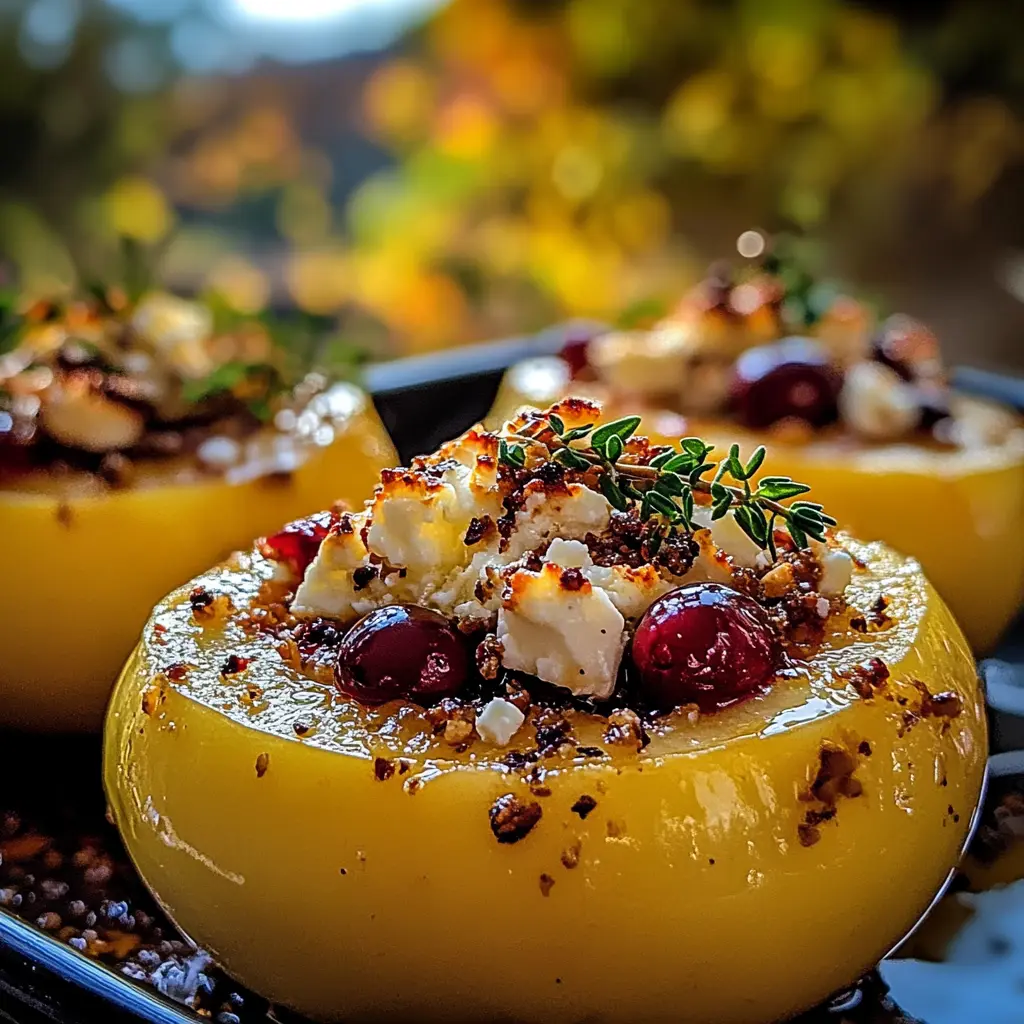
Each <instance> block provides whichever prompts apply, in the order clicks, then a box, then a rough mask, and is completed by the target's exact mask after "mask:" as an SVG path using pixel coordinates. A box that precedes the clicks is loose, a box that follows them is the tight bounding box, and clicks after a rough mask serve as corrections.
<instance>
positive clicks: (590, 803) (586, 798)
mask: <svg viewBox="0 0 1024 1024" xmlns="http://www.w3.org/2000/svg"><path fill="white" fill-rule="evenodd" d="M596 806H597V801H596V800H595V799H594V798H593V797H592V796H590V795H589V794H587V793H584V794H583V795H582V796H580V797H578V798H577V800H576V803H574V804H573V805H572V807H570V808H569V810H571V811H572V813H573V814H578V815H579V816H580V817H581V818H583V819H586V817H587V815H588V814H590V812H591V811H592V810H593V809H594V808H595V807H596Z"/></svg>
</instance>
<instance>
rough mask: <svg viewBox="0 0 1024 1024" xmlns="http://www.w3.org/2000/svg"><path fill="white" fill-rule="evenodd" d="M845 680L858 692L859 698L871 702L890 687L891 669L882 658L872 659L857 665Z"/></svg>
mask: <svg viewBox="0 0 1024 1024" xmlns="http://www.w3.org/2000/svg"><path fill="white" fill-rule="evenodd" d="M843 678H845V679H846V680H847V681H848V682H849V683H850V685H851V686H852V687H853V688H854V690H856V692H857V696H858V697H863V698H864V699H865V700H869V699H870V698H872V697H877V696H878V694H879V693H881V692H882V690H883V689H885V687H886V686H887V685H888V682H889V667H888V666H887V665H886V664H885V662H884V661H882V659H881V658H871V659H869V660H868V661H865V662H863V663H862V664H860V665H855V666H854V667H853V669H852V670H850V671H849V672H847V673H846V674H845V675H844V677H843Z"/></svg>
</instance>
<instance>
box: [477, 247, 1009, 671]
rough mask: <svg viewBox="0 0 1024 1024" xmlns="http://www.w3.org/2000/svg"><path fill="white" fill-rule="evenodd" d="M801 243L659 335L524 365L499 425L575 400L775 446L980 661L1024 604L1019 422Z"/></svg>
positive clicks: (746, 270) (747, 269)
mask: <svg viewBox="0 0 1024 1024" xmlns="http://www.w3.org/2000/svg"><path fill="white" fill-rule="evenodd" d="M791 248H792V247H790V250H787V249H785V248H782V249H781V250H780V252H770V253H769V254H768V255H767V256H766V257H765V258H764V259H763V260H761V261H760V262H758V263H750V264H748V265H746V266H743V267H723V266H722V265H717V266H716V267H714V268H712V271H711V272H710V273H709V274H708V276H707V277H706V279H705V280H704V281H703V282H701V284H700V285H699V286H698V287H697V288H696V289H695V290H694V291H693V292H692V293H691V294H689V295H687V296H686V297H685V298H684V299H683V301H682V302H681V303H680V304H679V306H678V307H677V308H676V309H675V310H674V311H673V312H672V314H671V315H669V316H667V317H665V318H664V319H663V320H662V321H661V322H659V323H657V324H655V325H654V326H653V327H652V328H651V329H650V330H634V331H614V332H608V333H604V334H599V335H598V336H596V337H594V338H591V339H579V340H576V341H573V342H572V343H570V344H569V345H567V346H566V348H565V349H564V350H563V352H562V354H561V356H559V357H552V358H545V359H539V360H532V361H529V362H526V363H524V364H521V365H519V366H517V367H514V368H513V369H512V370H511V371H510V373H509V374H508V376H507V378H506V380H505V382H504V385H503V387H502V389H501V391H500V394H499V396H498V399H497V404H496V406H495V410H494V414H493V416H494V419H495V420H496V421H499V422H500V421H501V420H502V419H504V418H507V417H508V416H509V415H511V414H512V413H513V411H514V410H515V409H517V408H518V407H519V406H521V405H527V406H544V405H547V404H549V403H550V402H553V401H555V400H557V399H558V398H559V397H561V396H562V395H564V394H566V393H567V391H570V390H571V391H572V393H574V394H583V395H590V396H592V397H594V398H596V399H598V400H600V401H601V402H603V403H604V405H605V407H606V408H607V410H608V413H609V415H615V416H617V415H624V414H626V413H631V412H640V413H643V415H644V418H645V421H646V422H647V424H648V429H649V431H650V432H651V433H652V435H654V436H658V437H663V436H668V437H679V436H680V435H681V434H684V433H692V434H699V435H700V436H702V437H706V438H707V439H708V440H709V441H711V442H713V443H714V444H716V445H719V446H721V445H723V444H724V445H725V446H726V447H728V445H729V444H730V443H733V442H738V443H740V444H741V445H743V446H753V445H757V444H766V445H769V446H770V447H771V448H772V451H773V453H774V456H773V461H774V464H775V471H776V472H780V473H787V474H789V475H791V476H793V477H797V478H799V479H801V480H806V481H807V482H808V483H810V484H812V485H813V487H814V489H815V493H816V494H817V496H818V500H819V501H820V502H822V503H824V504H825V505H827V506H828V507H829V508H830V509H831V510H832V514H833V515H834V516H836V518H837V519H838V520H839V523H840V525H841V526H842V527H844V528H848V529H849V530H850V531H851V532H852V533H853V534H854V535H855V536H858V537H862V538H864V539H866V540H875V539H877V540H883V541H885V542H886V543H887V544H889V545H890V546H892V547H893V548H895V549H896V550H897V551H900V552H902V553H904V554H907V555H911V556H912V557H914V558H916V559H918V561H920V562H921V565H922V566H923V568H924V571H925V573H926V574H927V576H928V578H929V579H930V580H931V582H932V583H933V584H934V585H935V586H936V587H937V588H938V591H939V593H940V594H942V596H943V598H944V599H945V600H946V601H947V602H948V603H949V605H950V607H951V608H952V610H953V613H954V615H955V616H956V617H957V619H958V620H959V622H960V624H961V626H962V627H963V629H964V632H965V633H966V634H967V638H968V639H969V640H970V641H971V644H972V645H973V646H974V648H975V650H978V651H986V650H988V649H990V648H991V647H992V646H994V644H995V642H996V640H997V639H998V637H999V635H1000V634H1001V633H1002V632H1003V630H1004V629H1005V628H1006V626H1007V625H1008V623H1009V622H1010V621H1011V619H1012V618H1013V616H1014V615H1015V614H1016V612H1017V610H1018V608H1019V607H1020V602H1021V599H1022V597H1024V534H1022V532H1021V530H1020V529H1019V526H1020V523H1021V522H1022V521H1024V421H1022V419H1021V417H1020V416H1019V415H1018V414H1017V413H1016V412H1015V411H1014V410H1012V409H1010V408H1008V407H1004V406H1002V405H999V404H998V403H995V402H989V401H983V400H980V399H975V398H970V397H967V396H965V395H961V394H958V393H956V392H954V391H952V390H951V388H950V387H949V385H948V382H947V376H946V373H945V370H944V368H943V364H942V359H941V353H940V349H939V344H938V341H937V339H936V337H935V335H934V334H933V333H932V332H931V331H930V330H929V329H928V328H927V327H926V326H924V325H923V324H921V323H919V322H918V321H916V320H913V319H911V318H910V317H908V316H904V315H895V316H891V317H889V318H887V319H885V320H883V321H876V319H875V317H874V315H873V313H872V312H871V311H870V310H869V308H868V307H867V306H866V305H864V304H863V303H860V302H858V301H856V300H855V299H853V298H850V297H848V296H845V295H842V294H839V293H838V292H837V291H836V290H835V289H834V288H833V287H832V286H830V285H828V284H826V283H824V282H820V281H816V280H814V278H813V277H811V275H809V274H807V273H806V271H805V270H804V269H803V268H802V267H801V266H800V265H799V264H798V263H797V262H796V261H795V260H793V259H792V256H791ZM922 508H926V509H929V510H930V511H929V512H928V513H926V514H925V515H919V514H917V510H918V509H922Z"/></svg>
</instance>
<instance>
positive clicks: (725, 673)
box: [633, 583, 780, 710]
mask: <svg viewBox="0 0 1024 1024" xmlns="http://www.w3.org/2000/svg"><path fill="white" fill-rule="evenodd" d="M779 653H780V648H779V641H778V636H777V634H776V631H775V629H774V628H773V626H772V623H771V622H770V620H769V619H768V615H767V613H766V612H765V610H764V609H763V608H762V607H761V606H760V605H759V604H758V603H757V602H756V601H755V600H754V599H753V598H751V597H747V596H746V595H744V594H741V593H739V592H738V591H736V590H733V589H732V588H731V587H726V586H723V585H722V584H720V583H691V584H688V585H687V586H685V587H679V588H678V589H677V590H672V591H669V593H667V594H665V595H664V597H660V598H659V599H658V600H657V601H655V602H654V604H652V605H651V607H650V608H648V609H647V614H646V615H644V617H643V619H641V621H640V625H639V626H637V630H636V635H635V636H634V637H633V663H634V664H635V665H636V668H637V671H638V673H639V677H640V685H641V687H642V688H643V691H644V694H645V695H646V696H647V698H648V699H649V700H650V701H651V702H652V703H653V704H654V705H655V706H656V707H658V708H661V709H664V710H668V709H669V708H673V707H677V706H678V705H680V704H689V703H695V704H699V705H700V706H701V707H702V708H704V709H706V710H713V709H715V708H719V707H722V706H723V705H725V704H729V703H730V702H732V701H735V700H738V699H739V698H741V697H746V696H748V695H749V694H751V693H753V692H754V691H755V690H758V689H760V688H761V687H763V686H764V685H765V684H766V683H767V682H768V680H769V679H770V678H771V677H772V675H773V674H774V672H775V670H776V667H777V666H778V662H779Z"/></svg>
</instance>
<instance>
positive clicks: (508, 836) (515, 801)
mask: <svg viewBox="0 0 1024 1024" xmlns="http://www.w3.org/2000/svg"><path fill="white" fill-rule="evenodd" d="M542 814H543V812H542V811H541V807H540V804H538V803H529V804H525V803H523V802H522V801H521V800H520V799H519V798H518V797H517V796H516V795H515V794H514V793H506V794H505V795H504V796H499V797H498V799H497V800H495V801H494V804H493V805H492V806H491V809H490V811H489V812H488V815H489V817H490V820H491V831H492V832H493V833H494V838H495V839H497V840H498V842H499V843H518V842H519V840H520V839H525V838H526V836H528V835H529V834H530V832H531V831H533V828H534V826H535V825H536V824H537V822H538V821H540V819H541V815H542Z"/></svg>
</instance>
